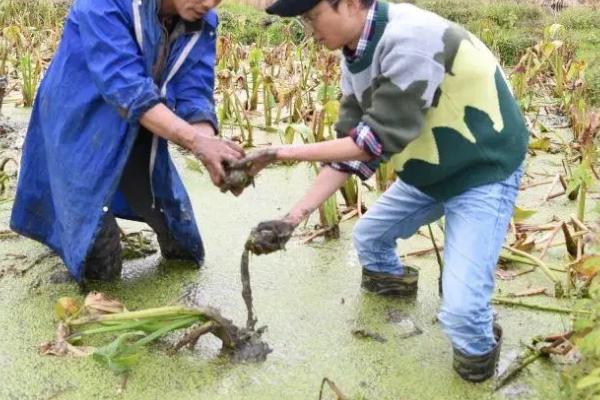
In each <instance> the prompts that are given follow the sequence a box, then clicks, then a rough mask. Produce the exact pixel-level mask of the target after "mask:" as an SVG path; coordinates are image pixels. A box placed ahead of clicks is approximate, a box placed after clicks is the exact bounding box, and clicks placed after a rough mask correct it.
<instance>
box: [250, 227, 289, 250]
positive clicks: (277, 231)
mask: <svg viewBox="0 0 600 400" xmlns="http://www.w3.org/2000/svg"><path fill="white" fill-rule="evenodd" d="M295 228H296V227H295V226H294V224H292V223H291V222H286V221H281V220H274V221H266V222H261V223H260V224H258V226H256V227H255V228H253V229H252V232H250V237H249V238H248V240H247V241H246V249H247V250H249V251H251V252H252V253H254V254H256V255H261V254H269V253H273V252H275V251H278V250H283V249H284V248H285V244H286V243H287V242H288V241H289V240H290V238H291V237H292V233H293V232H294V229H295Z"/></svg>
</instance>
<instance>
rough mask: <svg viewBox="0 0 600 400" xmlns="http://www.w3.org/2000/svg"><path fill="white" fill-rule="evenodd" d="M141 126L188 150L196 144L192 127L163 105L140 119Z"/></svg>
mask: <svg viewBox="0 0 600 400" xmlns="http://www.w3.org/2000/svg"><path fill="white" fill-rule="evenodd" d="M140 124H141V125H142V126H143V127H144V128H146V129H148V130H149V131H150V132H152V133H154V134H156V135H158V136H160V137H162V138H164V139H166V140H169V141H171V142H173V143H176V144H178V145H180V146H182V147H185V148H187V149H189V148H191V147H192V144H193V142H194V137H195V133H194V131H193V129H192V126H191V125H190V124H188V123H187V122H186V121H184V120H183V119H181V118H179V117H178V116H177V115H176V114H175V113H174V112H172V111H171V110H169V108H168V107H167V106H165V105H164V104H162V103H160V104H157V105H155V106H154V107H152V108H151V109H149V110H148V111H146V112H145V113H144V114H143V115H142V117H141V118H140Z"/></svg>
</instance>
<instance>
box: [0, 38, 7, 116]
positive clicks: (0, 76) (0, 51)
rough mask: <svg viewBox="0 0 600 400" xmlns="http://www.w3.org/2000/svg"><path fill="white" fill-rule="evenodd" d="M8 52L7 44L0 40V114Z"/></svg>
mask: <svg viewBox="0 0 600 400" xmlns="http://www.w3.org/2000/svg"><path fill="white" fill-rule="evenodd" d="M8 52H9V49H8V44H7V43H6V42H5V41H4V40H0V112H2V102H3V101H4V96H5V95H6V88H7V87H8V71H7V68H6V60H7V59H8Z"/></svg>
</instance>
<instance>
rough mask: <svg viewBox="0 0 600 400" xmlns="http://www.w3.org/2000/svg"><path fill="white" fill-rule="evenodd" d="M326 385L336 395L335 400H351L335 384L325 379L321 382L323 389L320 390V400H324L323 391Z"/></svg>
mask: <svg viewBox="0 0 600 400" xmlns="http://www.w3.org/2000/svg"><path fill="white" fill-rule="evenodd" d="M325 385H327V386H328V387H329V389H331V391H332V392H333V393H334V394H335V400H349V398H348V397H346V396H345V395H344V394H343V393H342V391H341V390H340V389H339V388H338V387H337V385H336V384H335V382H334V381H332V380H330V379H329V378H323V380H322V381H321V389H320V390H319V400H322V399H323V394H324V392H323V389H325Z"/></svg>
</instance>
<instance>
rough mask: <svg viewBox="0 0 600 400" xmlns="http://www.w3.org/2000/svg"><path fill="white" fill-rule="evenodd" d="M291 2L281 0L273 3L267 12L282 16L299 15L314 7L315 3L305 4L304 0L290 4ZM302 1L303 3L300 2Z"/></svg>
mask: <svg viewBox="0 0 600 400" xmlns="http://www.w3.org/2000/svg"><path fill="white" fill-rule="evenodd" d="M289 3H290V2H288V1H285V0H283V1H282V0H279V1H276V2H275V3H273V4H271V5H270V6H269V7H267V9H266V10H265V11H266V12H267V14H272V15H279V16H280V17H297V16H299V15H302V14H304V13H305V12H307V11H309V10H310V9H311V8H313V7H314V4H312V5H311V4H310V2H309V4H308V5H307V4H304V2H296V4H293V3H292V4H293V5H290V4H289ZM298 3H301V4H298Z"/></svg>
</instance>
